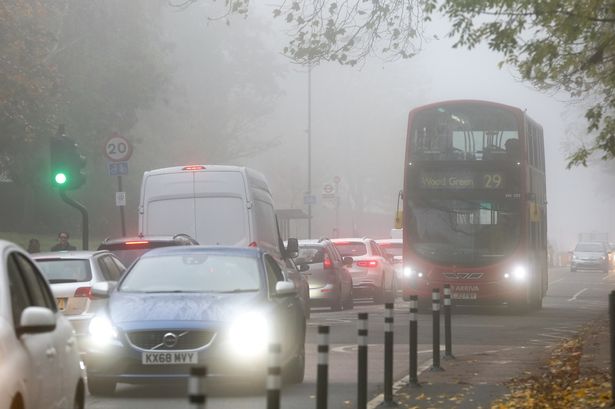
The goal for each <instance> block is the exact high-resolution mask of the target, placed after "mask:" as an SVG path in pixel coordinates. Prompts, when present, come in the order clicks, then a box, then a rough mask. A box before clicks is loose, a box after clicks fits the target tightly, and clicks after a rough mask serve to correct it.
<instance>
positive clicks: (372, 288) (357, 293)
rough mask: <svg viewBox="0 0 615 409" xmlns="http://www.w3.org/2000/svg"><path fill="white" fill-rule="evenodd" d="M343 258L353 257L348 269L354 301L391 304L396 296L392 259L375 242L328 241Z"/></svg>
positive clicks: (367, 239) (353, 239)
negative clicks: (359, 299)
mask: <svg viewBox="0 0 615 409" xmlns="http://www.w3.org/2000/svg"><path fill="white" fill-rule="evenodd" d="M331 241H332V242H333V244H335V247H337V250H338V251H339V253H340V254H341V255H342V257H352V260H353V262H352V266H351V267H350V268H349V270H350V275H351V276H352V291H353V294H354V298H366V297H368V298H371V299H372V300H373V301H374V302H375V303H383V302H393V301H394V300H395V296H396V293H397V280H396V279H395V269H394V268H393V265H392V264H391V257H390V256H389V255H388V254H386V253H385V252H384V251H383V250H382V249H381V248H380V246H379V245H378V243H376V242H375V241H374V240H372V239H369V238H366V237H363V238H348V239H333V240H331Z"/></svg>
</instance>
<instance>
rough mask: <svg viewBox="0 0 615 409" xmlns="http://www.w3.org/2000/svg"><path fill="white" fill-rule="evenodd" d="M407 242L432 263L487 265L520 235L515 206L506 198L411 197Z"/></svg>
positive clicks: (505, 253) (506, 252) (507, 253)
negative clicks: (495, 199)
mask: <svg viewBox="0 0 615 409" xmlns="http://www.w3.org/2000/svg"><path fill="white" fill-rule="evenodd" d="M410 208H411V209H412V213H411V215H410V216H411V220H409V223H408V224H407V226H408V227H409V238H410V240H409V244H410V245H411V247H413V249H414V251H415V252H416V253H417V254H418V255H420V256H421V257H423V258H425V259H428V260H430V261H432V262H435V263H452V264H457V265H465V266H482V265H489V264H492V263H494V262H497V261H499V260H502V259H504V258H505V257H507V256H510V255H511V254H512V252H514V250H515V248H516V246H517V244H518V241H519V234H520V231H519V230H520V229H519V226H520V221H519V218H520V214H519V206H518V204H517V203H516V202H515V201H510V200H499V201H494V200H459V199H434V198H421V199H417V200H414V201H413V203H412V204H411V206H410Z"/></svg>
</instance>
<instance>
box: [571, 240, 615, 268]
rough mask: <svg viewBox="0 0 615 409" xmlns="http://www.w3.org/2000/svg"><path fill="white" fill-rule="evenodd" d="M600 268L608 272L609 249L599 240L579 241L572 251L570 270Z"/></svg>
mask: <svg viewBox="0 0 615 409" xmlns="http://www.w3.org/2000/svg"><path fill="white" fill-rule="evenodd" d="M577 269H578V270H602V271H604V272H605V273H608V272H609V249H608V247H607V245H606V243H603V242H599V241H595V242H592V241H586V242H579V243H577V245H576V246H575V248H574V251H573V252H572V261H571V262H570V271H577Z"/></svg>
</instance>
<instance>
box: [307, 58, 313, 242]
mask: <svg viewBox="0 0 615 409" xmlns="http://www.w3.org/2000/svg"><path fill="white" fill-rule="evenodd" d="M307 122H308V123H307V162H308V163H307V168H308V170H307V195H308V197H309V200H308V239H311V238H312V63H311V62H309V63H308V112H307Z"/></svg>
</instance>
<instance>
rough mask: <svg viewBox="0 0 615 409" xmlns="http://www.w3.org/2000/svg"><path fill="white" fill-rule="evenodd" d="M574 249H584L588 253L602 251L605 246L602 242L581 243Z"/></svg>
mask: <svg viewBox="0 0 615 409" xmlns="http://www.w3.org/2000/svg"><path fill="white" fill-rule="evenodd" d="M574 251H582V252H587V253H602V252H604V246H603V245H602V244H600V243H579V244H577V246H576V247H575V249H574Z"/></svg>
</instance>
